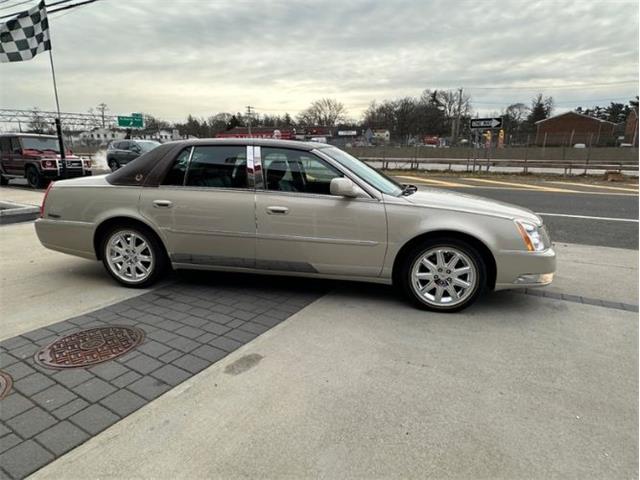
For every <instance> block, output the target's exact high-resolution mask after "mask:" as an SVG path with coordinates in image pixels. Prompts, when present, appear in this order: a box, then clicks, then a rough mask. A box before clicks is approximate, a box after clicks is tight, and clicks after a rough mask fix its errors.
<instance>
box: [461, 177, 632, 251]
mask: <svg viewBox="0 0 640 480" xmlns="http://www.w3.org/2000/svg"><path fill="white" fill-rule="evenodd" d="M452 190H456V191H459V192H464V193H472V194H474V195H480V196H483V197H488V198H493V199H495V200H500V201H503V202H509V203H513V204H515V205H521V206H523V207H526V208H529V209H531V210H533V211H534V212H537V213H555V214H566V215H582V216H589V217H604V218H620V219H630V220H633V219H635V220H638V197H637V196H620V195H589V194H586V193H557V192H544V191H539V192H538V191H530V190H515V189H514V190H498V189H492V188H485V187H481V188H464V189H459V188H458V189H456V188H452ZM543 219H544V221H545V223H546V224H547V226H548V228H549V231H550V232H551V237H552V239H553V240H554V241H557V242H567V243H579V244H583V245H598V246H605V247H618V248H631V249H635V250H637V249H638V223H637V222H620V221H611V220H599V219H598V220H596V219H593V218H572V217H555V216H546V215H543Z"/></svg>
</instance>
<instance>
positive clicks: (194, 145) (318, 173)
mask: <svg viewBox="0 0 640 480" xmlns="http://www.w3.org/2000/svg"><path fill="white" fill-rule="evenodd" d="M36 231H37V234H38V237H39V239H40V241H41V242H42V244H43V245H44V246H45V247H47V248H50V249H53V250H57V251H60V252H64V253H68V254H71V255H77V256H80V257H85V258H88V259H93V260H101V261H102V262H103V264H104V266H105V268H106V270H107V272H108V273H109V274H110V275H111V276H112V277H113V278H114V279H115V280H116V281H118V282H120V283H121V284H122V285H125V286H127V287H146V286H149V285H151V284H152V283H153V282H155V281H156V280H157V279H158V278H160V276H161V275H162V273H163V271H164V270H165V269H166V268H167V267H169V266H171V267H173V268H176V269H207V270H225V271H238V272H254V273H268V274H285V275H298V276H305V277H321V278H330V279H347V280H359V281H366V282H377V283H386V284H391V283H393V284H394V285H396V286H398V287H399V288H400V290H401V291H403V292H404V293H405V294H406V295H407V297H408V298H409V299H410V300H411V301H413V302H414V303H415V304H416V305H417V306H419V307H422V308H426V309H430V310H436V311H446V312H451V311H456V310H460V309H462V308H465V307H467V306H468V305H470V304H471V303H472V302H473V301H474V300H476V299H477V298H478V296H480V295H481V294H482V292H484V291H487V290H501V289H508V288H521V287H532V286H542V285H547V284H549V283H551V281H552V279H553V273H554V270H555V252H554V250H553V248H552V247H551V242H550V240H549V237H548V235H547V232H546V230H545V227H544V226H543V224H542V220H541V219H540V217H539V216H537V215H535V214H534V213H533V212H531V211H530V210H527V209H524V208H520V207H516V206H513V205H509V204H506V203H500V202H495V201H492V200H488V199H484V198H481V197H476V196H471V195H464V194H460V193H454V192H450V191H445V190H439V189H432V188H423V187H420V188H416V187H415V186H412V185H401V184H399V183H397V182H396V181H395V180H393V179H391V178H388V177H387V176H385V175H383V174H382V173H380V172H378V171H377V170H375V169H373V168H371V167H369V166H368V165H366V164H365V163H363V162H361V161H360V160H358V159H356V158H354V157H352V156H351V155H349V154H347V153H346V152H344V151H342V150H340V149H338V148H336V147H333V146H329V145H325V144H318V143H304V142H294V141H278V140H259V139H251V140H240V139H224V140H188V141H180V142H173V143H168V144H165V145H162V146H160V147H158V148H156V149H154V150H152V151H151V152H149V153H146V154H144V155H142V156H141V157H139V158H138V159H136V160H134V161H133V162H131V163H129V164H127V165H126V166H124V167H123V168H122V169H120V170H117V171H116V172H114V173H111V174H109V175H106V176H97V177H87V178H77V179H73V180H64V181H60V182H55V184H51V185H50V186H49V188H48V190H47V192H46V194H45V197H44V200H43V204H42V213H41V218H40V219H38V220H37V221H36Z"/></svg>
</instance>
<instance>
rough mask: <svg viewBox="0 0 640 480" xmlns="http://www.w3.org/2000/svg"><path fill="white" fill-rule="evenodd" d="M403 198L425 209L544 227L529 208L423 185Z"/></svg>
mask: <svg viewBox="0 0 640 480" xmlns="http://www.w3.org/2000/svg"><path fill="white" fill-rule="evenodd" d="M403 198H404V199H405V200H406V201H407V202H409V203H412V204H414V205H421V206H424V207H433V208H443V209H448V210H456V211H463V212H469V213H477V214H479V215H490V216H493V217H502V218H510V219H516V218H519V219H523V220H529V221H530V222H533V223H535V224H537V225H542V219H541V218H540V217H539V216H538V215H536V214H535V213H533V212H532V211H531V210H529V209H528V208H523V207H519V206H517V205H512V204H510V203H506V202H500V201H497V200H491V199H489V198H484V197H479V196H477V195H469V194H466V193H458V192H453V191H451V190H442V189H438V188H429V187H423V186H422V185H421V186H420V187H419V190H418V191H417V192H415V193H414V194H412V195H408V196H406V197H403Z"/></svg>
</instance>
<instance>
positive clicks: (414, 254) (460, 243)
mask: <svg viewBox="0 0 640 480" xmlns="http://www.w3.org/2000/svg"><path fill="white" fill-rule="evenodd" d="M438 247H442V248H451V247H453V248H456V249H458V250H460V251H462V252H464V253H465V254H466V255H467V256H468V257H469V259H470V260H471V262H472V263H473V264H474V267H475V269H476V278H477V281H476V285H475V287H474V290H473V292H472V293H471V295H469V296H468V297H467V298H466V299H465V300H464V301H463V302H461V303H458V304H456V305H453V306H450V307H447V306H442V307H439V306H436V305H432V304H429V303H427V302H426V301H425V300H424V299H423V298H422V296H420V295H419V294H418V293H417V292H416V291H415V290H414V287H413V282H412V280H411V271H412V268H413V265H414V263H415V261H416V260H417V258H419V257H421V256H422V255H423V254H424V253H426V252H427V251H428V250H431V249H433V248H438ZM399 280H400V288H401V289H402V292H403V293H404V294H405V295H406V296H407V297H408V298H409V299H410V300H411V301H412V303H413V304H414V305H416V306H417V307H419V308H421V309H424V310H431V311H434V312H450V313H453V312H458V311H460V310H463V309H465V308H467V307H468V306H469V305H471V304H472V303H473V302H475V301H476V300H477V299H478V297H479V296H480V295H481V294H482V293H483V292H484V291H485V289H486V285H487V267H486V264H485V261H484V259H483V258H482V255H480V253H479V252H478V250H477V249H476V248H475V247H473V246H472V245H471V244H469V243H468V242H465V241H464V240H458V239H446V238H437V239H436V238H434V239H430V240H425V241H424V242H422V243H420V244H419V245H417V246H416V247H414V248H413V249H411V251H410V252H409V254H408V255H407V256H406V258H405V260H404V262H403V264H402V269H401V272H400V277H399Z"/></svg>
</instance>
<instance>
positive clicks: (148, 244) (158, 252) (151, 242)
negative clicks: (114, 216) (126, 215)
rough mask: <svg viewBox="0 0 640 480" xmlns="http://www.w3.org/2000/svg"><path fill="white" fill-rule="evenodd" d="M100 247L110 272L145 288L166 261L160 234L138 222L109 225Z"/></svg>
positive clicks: (122, 280)
mask: <svg viewBox="0 0 640 480" xmlns="http://www.w3.org/2000/svg"><path fill="white" fill-rule="evenodd" d="M100 248H101V254H102V263H103V264H104V266H105V268H106V269H107V272H109V274H110V275H111V276H112V277H113V278H114V279H115V280H116V281H118V282H119V283H121V284H122V285H125V286H127V287H134V288H142V287H147V286H149V285H151V284H153V283H154V282H155V281H157V280H158V278H159V277H160V276H161V275H162V273H163V272H164V270H165V268H166V265H167V260H166V255H165V252H164V249H163V248H162V245H161V243H160V241H159V240H158V238H157V237H156V236H155V235H154V234H153V232H151V231H148V230H147V229H145V228H141V227H138V226H130V225H122V226H117V227H114V228H112V229H110V230H109V231H108V232H107V234H106V235H104V237H103V239H102V244H101V247H100Z"/></svg>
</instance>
